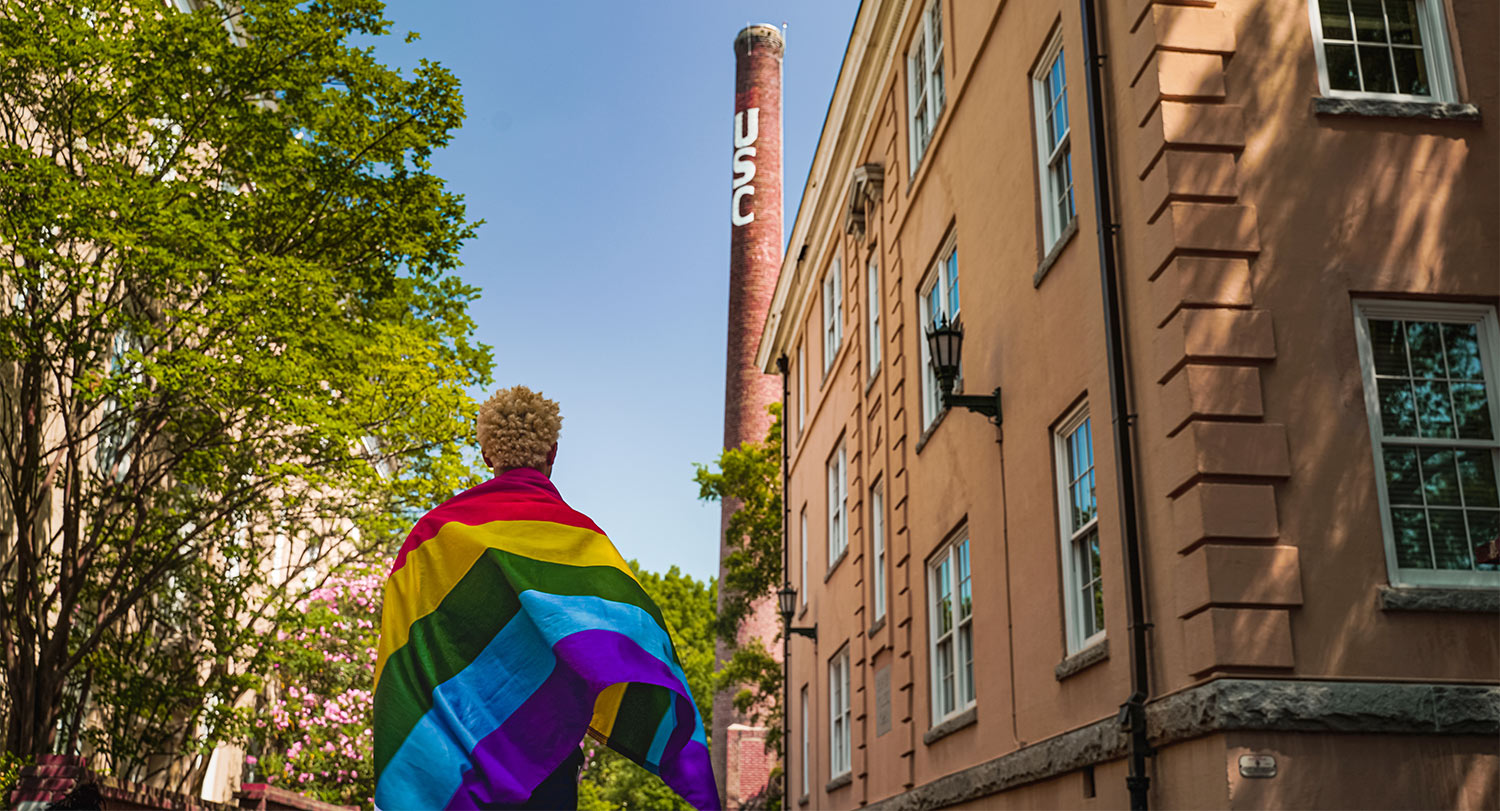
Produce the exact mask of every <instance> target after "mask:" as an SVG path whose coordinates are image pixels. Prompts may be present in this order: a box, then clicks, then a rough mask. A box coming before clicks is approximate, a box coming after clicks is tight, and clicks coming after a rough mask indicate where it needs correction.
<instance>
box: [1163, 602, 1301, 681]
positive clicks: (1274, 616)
mask: <svg viewBox="0 0 1500 811" xmlns="http://www.w3.org/2000/svg"><path fill="white" fill-rule="evenodd" d="M1182 633H1183V640H1184V642H1185V643H1186V645H1185V652H1184V656H1185V661H1186V662H1187V669H1188V672H1189V673H1191V674H1193V675H1200V674H1203V673H1207V672H1208V671H1210V670H1216V669H1222V668H1226V667H1276V668H1284V667H1291V666H1292V664H1293V658H1292V621H1291V617H1290V616H1289V615H1288V614H1287V612H1286V611H1284V610H1282V609H1276V608H1270V609H1267V608H1210V609H1208V610H1207V611H1203V612H1201V613H1199V614H1196V615H1194V616H1192V617H1189V618H1188V619H1187V620H1185V621H1184V622H1183V623H1182Z"/></svg>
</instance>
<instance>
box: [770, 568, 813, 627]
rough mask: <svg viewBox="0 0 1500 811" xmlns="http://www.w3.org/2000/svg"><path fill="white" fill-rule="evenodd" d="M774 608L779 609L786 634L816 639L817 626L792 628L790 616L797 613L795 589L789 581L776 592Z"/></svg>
mask: <svg viewBox="0 0 1500 811" xmlns="http://www.w3.org/2000/svg"><path fill="white" fill-rule="evenodd" d="M776 607H777V608H778V609H780V612H781V621H782V622H783V623H785V624H786V630H787V633H789V634H801V635H802V636H805V637H807V638H808V639H817V638H818V626H817V625H813V626H812V627H811V628H793V627H792V614H794V613H796V611H797V588H796V587H795V586H793V585H792V583H791V581H787V582H786V583H784V584H783V585H782V586H781V588H780V589H778V590H777V591H776Z"/></svg>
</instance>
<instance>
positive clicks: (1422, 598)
mask: <svg viewBox="0 0 1500 811" xmlns="http://www.w3.org/2000/svg"><path fill="white" fill-rule="evenodd" d="M1379 594H1380V610H1381V611H1451V612H1454V613H1465V614H1500V589H1456V588H1402V587H1400V586H1381V587H1380V592H1379Z"/></svg>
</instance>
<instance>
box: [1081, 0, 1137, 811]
mask: <svg viewBox="0 0 1500 811" xmlns="http://www.w3.org/2000/svg"><path fill="white" fill-rule="evenodd" d="M1079 6H1080V10H1081V11H1082V17H1083V48H1084V51H1083V58H1084V65H1085V68H1086V70H1085V71H1084V77H1085V82H1084V86H1085V88H1086V89H1087V93H1088V105H1089V145H1090V147H1091V149H1090V151H1091V152H1092V153H1093V163H1094V166H1093V170H1094V221H1095V224H1096V226H1097V230H1098V235H1099V277H1100V283H1101V286H1102V288H1103V293H1104V296H1103V298H1104V332H1105V335H1106V336H1107V337H1108V341H1109V345H1108V353H1107V354H1108V359H1109V401H1110V418H1111V422H1112V426H1111V427H1112V429H1113V431H1112V432H1113V434H1114V441H1115V477H1116V492H1117V493H1118V494H1119V500H1120V505H1119V506H1120V528H1121V530H1122V531H1123V533H1124V536H1125V537H1124V540H1125V591H1126V619H1127V621H1128V624H1129V626H1130V629H1129V630H1130V697H1129V698H1128V699H1126V700H1125V703H1124V704H1122V705H1120V715H1119V719H1120V727H1121V730H1122V731H1126V732H1129V733H1130V771H1129V775H1128V776H1127V777H1126V778H1125V786H1126V788H1127V789H1128V790H1129V791H1130V807H1131V809H1133V811H1145V809H1146V807H1147V795H1148V792H1149V789H1150V787H1151V777H1150V776H1149V775H1148V774H1147V772H1146V758H1147V757H1148V756H1150V755H1152V754H1154V750H1153V749H1152V748H1151V742H1150V740H1148V739H1147V737H1146V698H1147V696H1149V695H1150V694H1151V688H1150V678H1149V677H1150V667H1149V662H1148V661H1147V649H1146V631H1147V630H1149V629H1150V627H1151V624H1150V623H1149V622H1147V621H1146V595H1145V591H1146V587H1145V573H1144V572H1143V571H1142V568H1141V539H1140V529H1139V525H1138V524H1139V519H1138V517H1137V512H1136V507H1137V496H1136V485H1135V454H1134V442H1133V438H1132V436H1131V429H1132V428H1133V426H1134V423H1135V415H1134V414H1133V413H1131V411H1130V401H1129V398H1130V394H1129V390H1128V387H1127V383H1126V378H1125V371H1126V370H1125V338H1124V325H1123V324H1122V323H1121V322H1122V320H1123V319H1122V317H1121V304H1120V280H1119V272H1118V266H1117V262H1116V260H1115V235H1116V233H1117V232H1118V231H1119V225H1118V224H1117V223H1115V221H1114V213H1113V211H1112V210H1111V209H1112V206H1111V198H1110V189H1109V177H1110V171H1109V154H1108V150H1107V149H1106V146H1105V138H1106V135H1105V132H1104V90H1103V88H1102V87H1101V74H1102V73H1103V71H1104V60H1105V56H1104V55H1103V54H1101V53H1100V52H1099V23H1098V17H1097V15H1096V10H1095V7H1094V0H1079Z"/></svg>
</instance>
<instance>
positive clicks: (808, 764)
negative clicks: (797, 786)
mask: <svg viewBox="0 0 1500 811" xmlns="http://www.w3.org/2000/svg"><path fill="white" fill-rule="evenodd" d="M810 710H811V707H810V706H809V705H808V700H807V685H805V684H804V685H802V763H801V764H800V765H801V767H802V796H803V797H806V796H807V795H808V794H810V793H811V792H812V786H811V785H809V784H810V783H811V780H809V779H808V775H809V774H810V773H811V772H812V761H811V760H809V759H808V753H809V752H811V751H812V747H810V746H808V744H807V738H808V723H807V719H808V715H809V711H810Z"/></svg>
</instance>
